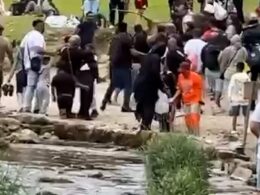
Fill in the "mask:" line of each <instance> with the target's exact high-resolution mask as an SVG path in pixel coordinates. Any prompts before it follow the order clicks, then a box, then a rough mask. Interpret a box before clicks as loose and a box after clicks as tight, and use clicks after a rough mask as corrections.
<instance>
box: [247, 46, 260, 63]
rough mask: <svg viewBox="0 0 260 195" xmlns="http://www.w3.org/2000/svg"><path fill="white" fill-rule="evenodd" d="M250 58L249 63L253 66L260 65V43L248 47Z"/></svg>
mask: <svg viewBox="0 0 260 195" xmlns="http://www.w3.org/2000/svg"><path fill="white" fill-rule="evenodd" d="M247 51H248V59H247V63H248V65H249V66H250V67H251V66H259V65H260V45H259V44H257V45H254V46H251V47H250V48H248V50H247Z"/></svg>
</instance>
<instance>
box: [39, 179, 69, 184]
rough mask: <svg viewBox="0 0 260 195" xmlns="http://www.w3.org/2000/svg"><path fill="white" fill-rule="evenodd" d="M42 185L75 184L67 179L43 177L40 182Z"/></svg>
mask: <svg viewBox="0 0 260 195" xmlns="http://www.w3.org/2000/svg"><path fill="white" fill-rule="evenodd" d="M38 181H39V182H41V183H61V184H66V183H73V182H72V181H70V180H68V179H65V178H50V177H41V178H40V179H39V180H38Z"/></svg>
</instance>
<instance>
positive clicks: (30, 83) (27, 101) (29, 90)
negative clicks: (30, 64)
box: [23, 70, 39, 112]
mask: <svg viewBox="0 0 260 195" xmlns="http://www.w3.org/2000/svg"><path fill="white" fill-rule="evenodd" d="M38 80H39V74H38V73H37V72H34V71H32V70H27V86H26V88H25V92H24V99H23V111H24V112H31V110H32V100H33V97H34V93H35V89H36V86H37V83H38Z"/></svg>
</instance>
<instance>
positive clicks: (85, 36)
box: [74, 12, 98, 49]
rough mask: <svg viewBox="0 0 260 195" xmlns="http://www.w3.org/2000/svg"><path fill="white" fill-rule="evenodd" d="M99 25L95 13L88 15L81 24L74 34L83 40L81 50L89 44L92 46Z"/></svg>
mask: <svg viewBox="0 0 260 195" xmlns="http://www.w3.org/2000/svg"><path fill="white" fill-rule="evenodd" d="M97 28H98V27H97V24H96V23H95V21H94V15H93V13H90V12H89V13H87V14H86V16H85V17H84V21H83V22H82V23H81V24H79V25H78V26H77V28H76V30H75V33H74V34H77V35H78V36H79V37H80V39H81V48H82V49H85V47H86V45H87V44H92V43H93V40H94V35H95V32H96V30H97Z"/></svg>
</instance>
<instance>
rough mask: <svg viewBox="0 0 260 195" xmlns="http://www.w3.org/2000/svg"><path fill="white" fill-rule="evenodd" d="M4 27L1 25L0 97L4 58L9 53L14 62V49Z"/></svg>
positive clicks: (10, 59)
mask: <svg viewBox="0 0 260 195" xmlns="http://www.w3.org/2000/svg"><path fill="white" fill-rule="evenodd" d="M3 32H4V27H3V26H2V25H0V98H1V92H2V89H1V87H2V84H3V68H4V60H5V56H6V55H7V56H8V58H9V61H10V63H11V64H13V50H12V46H11V43H10V42H9V40H8V39H7V38H6V37H5V36H4V35H3Z"/></svg>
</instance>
